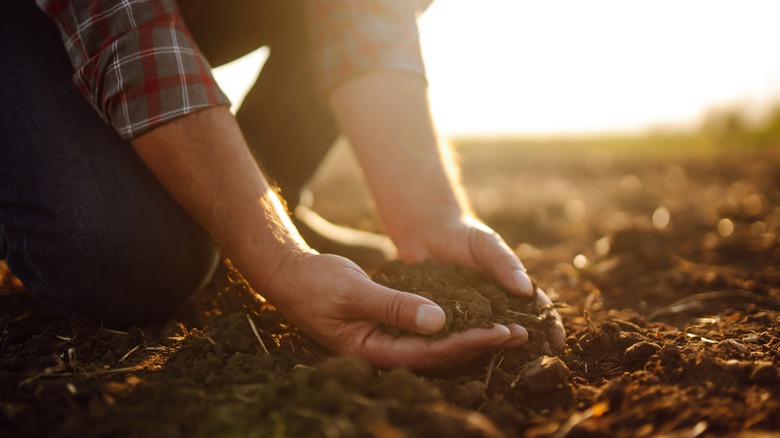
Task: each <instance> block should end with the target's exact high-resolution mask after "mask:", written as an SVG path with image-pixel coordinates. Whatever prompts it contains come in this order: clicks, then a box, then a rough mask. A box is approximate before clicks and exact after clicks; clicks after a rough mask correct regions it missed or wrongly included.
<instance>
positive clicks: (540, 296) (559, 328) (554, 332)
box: [536, 287, 566, 350]
mask: <svg viewBox="0 0 780 438" xmlns="http://www.w3.org/2000/svg"><path fill="white" fill-rule="evenodd" d="M536 291H537V292H538V293H537V294H536V302H537V303H538V304H539V306H541V307H542V308H547V309H549V310H548V312H550V314H551V315H553V316H554V317H555V320H554V321H553V324H552V328H551V329H550V335H549V337H548V340H549V341H550V345H551V346H552V348H553V350H559V349H560V348H561V347H563V342H564V340H566V330H565V329H564V328H563V322H561V315H560V314H559V313H558V311H557V310H555V307H553V302H552V300H550V297H548V296H547V294H546V293H544V291H543V290H542V289H541V288H539V287H537V288H536Z"/></svg>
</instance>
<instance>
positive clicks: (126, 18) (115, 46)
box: [36, 0, 229, 140]
mask: <svg viewBox="0 0 780 438" xmlns="http://www.w3.org/2000/svg"><path fill="white" fill-rule="evenodd" d="M36 3H37V4H38V6H39V7H40V8H41V9H42V10H43V11H44V12H45V13H46V14H47V15H49V16H50V17H51V18H52V19H53V20H54V21H55V22H56V24H57V25H58V26H59V29H60V34H61V36H62V39H63V41H64V43H65V48H66V50H67V51H68V54H69V56H70V59H71V62H72V64H73V67H74V69H75V74H74V75H73V82H74V83H75V85H76V87H77V88H78V89H79V90H80V91H81V92H82V93H83V94H84V96H85V97H86V98H87V99H88V100H89V102H90V103H91V104H92V106H93V107H94V108H95V109H96V110H97V111H98V113H100V116H101V117H102V118H103V119H104V120H105V121H106V122H108V123H109V124H110V125H112V126H113V127H114V129H115V130H116V131H117V133H118V134H119V135H120V136H121V137H122V138H123V139H125V140H130V139H132V138H134V137H137V136H139V135H141V134H143V133H145V132H147V131H149V130H151V129H153V128H155V127H157V126H160V125H162V124H165V123H167V122H169V121H171V120H173V119H175V118H177V117H180V116H183V115H185V114H189V113H192V112H195V111H198V110H200V109H203V108H208V107H212V106H218V105H227V104H229V100H228V98H227V97H226V96H225V95H224V93H223V92H222V91H221V90H220V89H219V86H218V85H217V83H216V81H215V80H214V78H213V76H212V74H211V67H210V66H209V65H208V63H207V62H206V59H205V58H204V56H203V55H202V54H201V53H200V51H199V49H198V47H197V45H196V44H195V41H194V40H193V38H192V36H191V35H190V33H189V31H188V30H187V28H186V27H185V25H184V20H183V19H182V18H181V16H180V15H179V12H178V9H177V6H176V3H175V1H174V0H150V1H137V0H135V1H134V0H122V1H119V0H113V1H112V0H97V1H95V0H93V1H88V0H36Z"/></svg>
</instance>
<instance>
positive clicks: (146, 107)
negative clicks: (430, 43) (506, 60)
mask: <svg viewBox="0 0 780 438" xmlns="http://www.w3.org/2000/svg"><path fill="white" fill-rule="evenodd" d="M214 1H218V0H214ZM276 1H278V0H276ZM36 3H37V4H38V6H39V7H40V8H41V9H42V10H43V11H44V12H46V14H47V15H49V17H51V18H52V19H53V20H54V21H55V23H56V24H57V25H58V26H59V29H60V34H61V36H62V39H63V41H64V43H65V48H66V49H67V51H68V54H69V56H70V59H71V62H72V63H73V67H74V69H75V74H74V76H73V81H74V83H75V84H76V87H77V88H78V89H79V90H80V91H81V92H82V93H83V94H84V96H85V97H86V98H87V99H88V100H89V102H90V103H91V104H92V106H93V107H94V108H95V109H96V110H97V111H98V113H100V115H101V117H103V119H104V120H105V121H106V122H107V123H109V124H111V125H112V126H113V127H114V129H115V130H116V131H117V133H118V134H119V135H120V136H121V137H122V138H123V139H125V140H129V139H132V138H134V137H137V136H139V135H141V134H143V133H145V132H147V131H149V130H151V129H153V128H155V127H157V126H160V125H162V124H165V123H167V122H169V121H171V120H173V119H175V118H177V117H180V116H182V115H185V114H189V113H192V112H195V111H198V110H200V109H203V108H208V107H212V106H218V105H226V104H229V101H228V99H227V97H226V96H225V95H224V93H222V91H221V90H220V89H219V86H218V85H217V84H216V82H215V81H214V78H213V76H212V74H211V67H210V66H209V64H208V62H206V59H205V58H204V57H203V55H202V54H201V53H200V51H199V50H198V47H197V45H196V44H195V41H194V40H193V38H192V36H191V35H190V33H189V31H188V30H187V28H186V27H185V25H184V21H183V20H182V18H181V16H180V15H179V12H178V8H177V6H176V3H175V1H174V0H146V1H141V0H92V1H87V0H36ZM308 14H309V23H310V29H311V35H312V37H313V38H314V44H315V68H316V71H317V75H316V76H317V78H316V80H317V83H318V87H319V88H320V89H321V90H322V91H323V92H324V93H326V92H327V91H328V90H330V89H332V88H333V87H334V86H336V85H338V84H339V83H341V82H343V81H344V80H346V79H347V78H349V77H352V76H355V75H359V74H363V73H366V72H369V71H376V70H392V71H401V72H407V73H411V74H416V75H419V76H421V77H425V71H424V68H423V63H422V58H421V56H420V48H419V42H418V34H417V26H416V21H415V10H414V7H413V6H412V3H411V2H410V1H403V0H310V1H309V7H308Z"/></svg>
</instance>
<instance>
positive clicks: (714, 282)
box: [0, 145, 780, 437]
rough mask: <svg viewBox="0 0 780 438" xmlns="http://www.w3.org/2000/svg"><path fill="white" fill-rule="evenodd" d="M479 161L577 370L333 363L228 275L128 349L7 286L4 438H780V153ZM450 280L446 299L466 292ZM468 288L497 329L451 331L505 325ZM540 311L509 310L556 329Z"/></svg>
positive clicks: (2, 342)
mask: <svg viewBox="0 0 780 438" xmlns="http://www.w3.org/2000/svg"><path fill="white" fill-rule="evenodd" d="M461 154H462V155H463V162H464V164H465V167H464V171H463V177H464V180H465V183H466V185H467V188H468V190H469V195H470V197H471V198H472V199H473V200H474V201H475V202H474V203H475V208H476V209H477V211H478V213H480V215H481V216H482V217H483V218H484V219H485V220H486V222H487V223H488V225H490V226H492V227H493V228H494V229H496V230H497V231H499V233H501V234H502V235H503V236H504V237H505V239H506V240H507V242H508V244H509V245H510V246H511V247H512V248H515V249H516V251H517V252H518V254H519V255H520V256H521V257H522V258H523V260H524V262H525V264H526V266H527V267H528V268H529V270H530V272H531V273H532V277H533V278H534V280H535V281H536V282H537V283H538V284H539V285H540V286H541V287H542V288H543V289H544V290H545V291H546V292H547V293H548V295H550V296H551V298H552V299H553V300H554V301H555V302H556V303H565V304H566V306H564V307H561V308H559V309H558V311H559V312H560V313H561V314H562V316H563V322H564V325H565V326H566V329H567V335H568V338H567V339H566V343H565V346H564V348H563V349H562V350H561V351H560V352H557V353H556V354H555V355H552V356H550V355H542V354H541V353H540V352H539V351H535V350H534V349H533V348H532V346H533V345H532V344H533V343H529V344H531V345H530V346H528V347H523V348H519V349H515V350H512V351H508V350H507V351H500V352H497V353H496V354H492V355H488V356H485V357H482V358H480V359H478V360H475V361H473V362H471V363H468V364H464V365H462V366H460V367H458V368H457V369H449V370H447V371H446V372H444V371H442V372H441V373H436V374H428V375H426V376H418V375H415V374H413V373H411V372H409V371H406V370H402V369H397V370H386V371H380V370H376V369H374V368H372V367H371V366H369V365H368V364H366V363H365V362H363V361H361V360H358V359H355V358H334V357H331V355H329V354H328V353H327V352H325V351H324V350H323V349H322V348H321V347H319V346H318V345H317V344H316V343H314V342H313V341H311V340H310V339H308V338H307V337H305V336H302V335H301V334H300V333H298V332H297V331H296V329H295V328H294V327H292V326H290V325H289V324H288V323H286V321H285V320H284V318H282V317H281V315H280V314H279V313H278V312H277V311H275V310H274V309H273V308H272V307H271V306H270V305H268V304H265V303H263V302H262V301H260V300H259V299H258V296H257V295H256V294H255V293H254V292H252V291H250V290H248V289H247V288H246V287H245V285H244V284H243V283H242V282H241V281H240V279H239V277H238V276H237V275H235V274H233V273H231V272H230V271H229V270H228V269H227V268H226V269H224V270H223V271H222V272H220V273H219V275H218V276H217V279H216V280H215V282H214V283H213V284H212V285H211V287H210V289H209V290H208V291H207V292H205V293H203V294H202V295H200V296H199V297H198V299H197V300H195V301H194V302H192V303H190V304H189V305H188V306H186V308H184V309H182V310H181V312H180V313H179V314H177V315H175V316H174V317H173V318H172V319H171V320H170V321H169V322H167V323H166V324H164V325H162V326H155V327H138V328H133V329H131V330H128V331H125V332H119V331H113V330H108V329H104V328H101V327H100V325H99V324H95V323H92V322H90V321H86V320H83V319H80V318H70V319H63V318H60V317H58V316H56V315H53V314H51V313H50V312H48V311H47V310H45V309H42V308H41V307H40V306H38V305H37V304H35V303H34V302H32V301H31V300H30V299H29V298H28V296H27V295H25V294H24V293H23V291H24V289H23V287H22V286H21V285H20V284H18V282H17V281H15V279H13V277H11V276H10V275H8V273H7V272H3V273H0V291H2V295H1V296H0V436H19V437H22V436H23V437H30V436H79V437H82V436H155V437H158V436H159V437H163V436H164V437H177V436H204V437H205V436H208V437H211V436H260V437H266V436H270V437H282V436H306V437H309V436H314V437H316V436H324V437H341V436H347V437H351V436H383V437H384V436H387V437H403V436H420V437H423V436H458V437H460V436H487V437H498V436H509V437H511V436H554V437H563V436H625V437H648V436H681V437H682V436H685V437H698V436H716V435H717V436H722V435H730V436H760V435H761V434H767V435H769V434H777V433H778V432H780V366H779V365H778V364H780V241H778V236H780V150H778V149H771V148H767V149H762V150H750V151H748V150H742V151H739V150H737V151H726V150H723V151H719V152H718V153H712V154H707V155H685V156H683V155H679V156H675V157H662V156H657V155H656V156H653V155H648V154H645V155H643V156H642V158H641V159H640V158H632V157H630V156H628V155H627V154H626V155H625V156H623V155H620V154H616V153H615V152H614V151H608V150H601V149H591V150H556V149H555V148H544V149H543V150H539V149H537V150H529V149H523V148H518V147H514V146H506V147H502V146H500V145H497V146H495V147H491V148H487V147H464V148H463V149H462V150H461ZM351 178H352V177H351V176H349V174H337V175H336V176H335V177H334V178H332V179H331V180H329V181H327V182H325V183H323V184H322V185H321V187H320V189H319V193H320V194H321V195H320V196H318V197H317V200H318V201H317V202H319V203H320V205H315V208H317V209H318V210H319V211H321V212H322V213H323V214H324V215H325V216H326V217H329V218H331V219H334V220H337V221H339V222H342V223H346V224H352V225H357V226H361V227H363V228H367V229H371V228H372V227H374V226H375V225H374V222H373V221H372V220H371V216H369V215H366V214H364V212H365V211H367V210H366V208H367V207H366V205H368V202H366V201H363V200H361V201H359V202H358V201H356V200H355V199H363V198H356V197H355V194H354V192H351V190H352V187H354V186H355V184H354V182H353V180H352V179H351ZM325 194H328V196H329V197H328V198H327V200H328V202H327V203H325V204H323V203H322V202H323V200H325V199H326V197H325ZM661 207H663V208H661ZM350 215H351V216H350ZM0 266H2V265H0ZM415 269H416V268H415ZM383 272H384V273H383V274H379V275H378V276H377V277H376V278H377V280H378V281H380V282H385V281H390V279H391V277H392V272H394V270H393V269H390V271H389V272H385V271H383ZM452 272H455V271H452ZM436 275H440V274H436ZM450 275H451V274H450V273H447V274H446V275H445V277H446V278H447V280H446V282H447V284H449V285H450V286H452V287H449V288H448V290H460V289H468V287H465V286H461V285H460V284H459V283H458V285H457V286H453V285H454V284H455V282H456V280H453V278H454V277H453V278H450ZM469 275H470V274H468V275H467V278H471V280H474V277H469ZM432 277H433V278H435V275H433V276H432ZM404 278H406V277H404ZM406 280H408V281H410V282H411V283H409V284H408V288H409V289H413V288H415V287H420V288H421V291H422V292H424V290H422V289H427V286H426V287H423V286H422V283H420V285H419V286H416V285H415V282H416V281H417V280H414V278H413V276H412V277H411V279H410V278H406ZM471 280H469V282H470V281H471ZM458 281H459V280H458ZM479 281H481V280H479ZM442 282H444V281H442ZM467 283H468V282H467ZM469 284H470V285H471V286H470V287H474V288H475V290H476V291H477V293H476V294H474V293H473V291H472V292H469V293H468V295H470V296H471V298H470V299H469V300H466V302H472V303H474V302H478V303H481V304H479V305H478V307H479V308H480V309H482V311H485V314H486V315H487V310H488V309H489V310H490V312H491V316H489V317H488V316H485V317H484V318H476V319H474V318H472V316H471V315H472V312H476V309H475V308H474V305H473V304H466V305H465V306H466V307H467V308H466V309H464V308H463V307H464V304H462V303H464V301H463V300H461V301H459V303H461V304H459V305H458V306H460V307H461V310H463V312H462V313H458V312H457V307H458V306H454V307H455V309H456V310H455V311H453V315H452V325H451V327H450V328H455V329H458V328H460V327H461V325H464V324H477V325H480V324H485V323H487V322H489V321H499V322H500V321H503V319H502V318H506V315H505V314H503V315H502V314H501V312H500V311H497V310H499V309H501V308H502V306H503V304H502V303H503V299H502V298H494V299H493V300H491V298H490V297H495V296H496V295H497V294H494V293H493V292H495V289H494V288H493V286H489V285H485V283H479V282H476V283H474V284H471V283H469ZM475 284H476V286H475ZM480 284H481V286H480ZM405 287H406V286H405ZM429 293H430V292H429ZM458 293H459V292H458ZM458 293H456V295H457V294H458ZM434 299H437V298H436V297H435V296H434ZM485 300H487V303H486V301H485ZM522 305H523V303H517V302H514V303H513V302H512V299H508V300H507V307H506V308H507V309H512V310H513V311H517V312H520V313H527V314H529V315H532V316H533V315H536V316H538V315H542V314H543V309H529V308H525V309H524V308H523V307H522ZM515 306H519V307H515ZM526 323H529V322H528V321H526ZM255 330H256V333H255Z"/></svg>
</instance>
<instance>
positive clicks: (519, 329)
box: [507, 324, 528, 340]
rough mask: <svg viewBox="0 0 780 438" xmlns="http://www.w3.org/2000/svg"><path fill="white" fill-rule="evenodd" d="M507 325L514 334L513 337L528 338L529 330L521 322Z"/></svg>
mask: <svg viewBox="0 0 780 438" xmlns="http://www.w3.org/2000/svg"><path fill="white" fill-rule="evenodd" d="M507 327H509V332H510V334H511V335H512V339H518V338H522V339H525V340H528V330H526V329H525V327H523V326H521V325H520V324H510V325H508V326H507Z"/></svg>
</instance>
